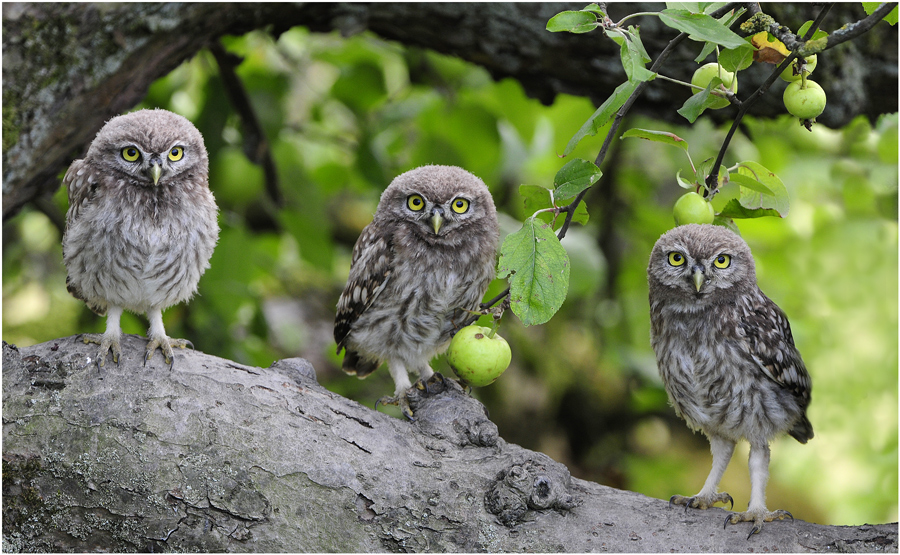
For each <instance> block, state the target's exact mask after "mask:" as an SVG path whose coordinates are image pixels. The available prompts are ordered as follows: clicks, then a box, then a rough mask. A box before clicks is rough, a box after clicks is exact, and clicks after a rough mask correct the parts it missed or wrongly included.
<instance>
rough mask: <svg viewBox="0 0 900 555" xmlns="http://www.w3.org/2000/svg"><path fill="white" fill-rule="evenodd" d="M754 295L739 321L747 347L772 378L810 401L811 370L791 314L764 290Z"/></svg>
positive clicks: (741, 333)
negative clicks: (796, 341)
mask: <svg viewBox="0 0 900 555" xmlns="http://www.w3.org/2000/svg"><path fill="white" fill-rule="evenodd" d="M753 297H754V299H753V301H752V302H751V303H749V304H750V306H749V307H744V311H743V318H742V319H741V322H740V324H739V331H738V334H739V335H741V336H743V340H744V346H745V349H746V350H747V352H748V353H749V355H750V356H751V357H752V358H753V360H754V362H756V364H757V365H758V366H759V368H760V370H762V371H763V373H764V374H765V375H766V376H767V377H768V378H769V379H771V380H772V381H774V382H775V383H777V384H779V385H781V386H782V387H784V388H786V389H788V390H790V391H791V392H792V393H793V394H794V395H795V396H797V397H799V398H801V399H805V400H807V401H808V399H809V394H810V389H811V382H810V379H809V373H808V372H807V371H806V365H804V364H803V359H802V358H801V357H800V352H799V351H797V348H796V347H795V346H794V337H793V335H792V334H791V325H790V324H789V323H788V319H787V316H786V315H785V313H784V311H782V310H781V309H780V308H779V307H778V305H776V304H775V303H774V302H772V300H771V299H769V298H768V297H766V296H765V295H764V294H763V293H762V292H761V291H760V292H759V294H758V296H755V295H754V296H753Z"/></svg>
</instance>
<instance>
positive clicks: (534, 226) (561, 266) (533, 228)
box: [497, 218, 569, 326]
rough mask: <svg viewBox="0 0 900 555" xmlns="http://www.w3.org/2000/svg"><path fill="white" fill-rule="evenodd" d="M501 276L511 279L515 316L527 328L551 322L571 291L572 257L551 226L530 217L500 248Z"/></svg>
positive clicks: (499, 270) (499, 274) (512, 305)
mask: <svg viewBox="0 0 900 555" xmlns="http://www.w3.org/2000/svg"><path fill="white" fill-rule="evenodd" d="M497 277H498V278H500V279H503V278H509V290H510V291H509V292H510V300H511V305H510V306H511V308H512V311H513V313H514V314H515V315H516V316H518V317H519V319H520V320H522V323H523V324H525V325H526V326H532V325H536V324H543V323H544V322H547V321H548V320H550V318H552V317H553V315H554V314H556V311H558V310H559V307H560V306H562V303H563V301H565V300H566V293H567V292H568V289H569V255H568V254H567V253H566V249H564V248H563V246H562V245H561V244H560V242H559V239H557V238H556V234H555V233H553V230H551V229H550V225H549V224H544V223H542V222H539V221H536V220H535V219H534V218H528V219H527V220H525V222H524V223H523V225H522V229H520V230H519V231H517V232H515V233H511V234H510V235H507V236H506V238H505V239H504V240H503V245H502V246H501V247H500V262H499V263H498V267H497Z"/></svg>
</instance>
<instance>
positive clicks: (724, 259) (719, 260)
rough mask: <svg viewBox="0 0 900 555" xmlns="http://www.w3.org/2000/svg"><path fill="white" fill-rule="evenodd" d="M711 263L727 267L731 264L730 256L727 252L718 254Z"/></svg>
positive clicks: (719, 266)
mask: <svg viewBox="0 0 900 555" xmlns="http://www.w3.org/2000/svg"><path fill="white" fill-rule="evenodd" d="M713 264H714V265H715V266H716V268H727V267H729V266H731V257H730V256H728V255H727V254H720V255H719V256H717V257H716V259H715V260H713Z"/></svg>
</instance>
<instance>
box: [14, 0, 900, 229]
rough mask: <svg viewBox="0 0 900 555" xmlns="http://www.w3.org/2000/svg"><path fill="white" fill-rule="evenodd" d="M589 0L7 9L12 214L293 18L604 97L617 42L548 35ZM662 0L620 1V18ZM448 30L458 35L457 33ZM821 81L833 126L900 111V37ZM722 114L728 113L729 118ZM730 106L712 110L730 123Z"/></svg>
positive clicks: (662, 91)
mask: <svg viewBox="0 0 900 555" xmlns="http://www.w3.org/2000/svg"><path fill="white" fill-rule="evenodd" d="M584 5H585V4H584V3H569V4H545V3H523V4H510V3H501V4H492V3H477V4H456V3H454V4H440V3H426V4H409V3H374V4H356V3H347V4H324V3H297V4H293V3H290V4H289V3H278V4H257V3H235V4H213V3H193V4H191V3H188V4H181V3H160V4H134V3H122V4H80V3H73V4H57V3H18V4H16V3H4V4H3V218H4V220H6V219H7V218H9V217H10V216H12V215H14V214H15V213H17V212H18V210H19V209H20V208H21V207H22V206H23V205H24V204H25V203H27V202H29V201H31V200H33V199H35V198H36V197H38V196H41V195H44V194H52V193H53V192H54V191H56V189H57V188H58V187H59V183H60V181H59V179H58V174H59V173H60V172H61V171H62V170H64V169H65V168H66V167H67V166H68V164H69V163H71V161H72V160H73V159H74V158H76V157H79V156H80V155H82V154H83V153H84V149H85V147H86V145H87V144H88V143H89V142H90V140H91V139H92V138H93V137H94V135H95V134H96V132H97V131H98V130H99V129H100V127H102V125H103V123H104V122H105V121H107V120H108V119H110V118H111V117H113V116H115V115H117V114H119V113H121V112H123V111H126V110H128V109H130V108H132V107H133V106H134V105H135V104H137V103H138V102H139V101H140V100H141V99H142V98H143V97H144V95H145V94H146V92H147V89H148V87H149V86H150V84H151V83H152V82H153V81H154V80H155V79H157V78H159V77H162V76H164V75H166V74H167V73H169V72H170V71H171V70H173V69H174V68H175V67H177V66H178V65H179V64H180V63H182V62H183V61H184V60H187V59H189V58H191V57H192V56H194V55H195V54H196V53H197V52H198V51H199V50H200V49H201V48H204V47H205V46H206V45H208V44H210V43H211V42H212V41H214V40H216V39H217V38H218V37H220V36H222V35H224V34H243V33H246V32H248V31H250V30H252V29H258V28H263V27H269V28H271V29H272V32H273V33H274V34H275V35H278V34H280V33H281V32H283V31H285V30H287V29H289V28H290V27H293V26H296V25H305V26H307V27H309V28H310V29H312V30H313V31H317V32H329V31H333V30H339V31H340V32H341V33H343V34H344V35H350V34H354V33H358V32H361V31H364V30H370V31H373V32H374V33H376V34H378V35H380V36H382V37H384V38H386V39H389V40H395V41H399V42H401V43H403V44H406V45H410V46H418V47H423V48H429V49H433V50H436V51H439V52H443V53H446V54H451V55H454V56H458V57H460V58H463V59H465V60H468V61H471V62H473V63H476V64H480V65H482V66H484V67H485V68H487V69H488V71H490V73H491V75H492V76H493V77H494V78H495V79H502V78H505V77H512V78H514V79H516V80H518V81H519V82H521V83H522V86H523V87H524V89H525V91H526V92H527V93H528V94H529V95H531V96H532V97H535V98H538V99H540V100H541V101H542V102H544V103H550V102H552V101H553V98H554V97H555V96H556V95H557V94H558V93H561V92H562V93H568V94H573V95H580V96H588V97H590V98H591V99H592V100H593V101H594V102H596V103H598V104H599V103H600V102H602V101H603V100H605V99H606V98H607V97H608V96H609V94H610V93H611V92H612V91H613V89H615V87H616V86H618V85H619V84H621V83H622V82H623V81H624V80H625V75H624V72H623V70H622V66H621V62H620V59H619V50H618V46H616V45H615V43H613V42H612V41H611V40H608V39H606V38H605V37H604V36H602V34H601V33H600V32H595V33H592V34H588V35H573V34H570V33H550V32H548V31H546V24H547V20H548V19H549V18H550V17H552V16H553V15H554V14H556V13H558V12H560V11H562V10H565V9H574V10H578V9H581V8H583V7H584ZM663 7H664V6H663V5H662V4H649V5H643V4H634V3H628V4H611V5H610V7H609V11H610V12H611V15H612V17H613V18H614V19H620V18H622V17H623V16H624V15H626V14H627V13H633V12H637V11H646V10H650V11H654V10H660V9H662V8H663ZM764 8H765V9H767V10H768V11H770V13H772V15H774V16H775V17H776V19H778V20H780V21H781V22H782V23H784V24H788V25H791V26H793V27H797V26H799V24H801V23H802V22H803V21H806V20H807V19H812V18H813V17H814V15H815V13H817V11H818V9H819V8H818V7H816V6H815V5H810V4H804V5H799V6H797V5H787V6H782V5H779V4H771V5H766V6H764ZM864 15H865V14H864V13H862V10H861V8H860V7H859V5H858V4H849V3H847V4H837V6H836V7H835V8H834V9H833V10H832V13H831V14H830V15H829V17H828V19H826V28H827V29H831V30H834V29H836V28H838V27H840V26H841V25H842V24H844V23H852V22H854V21H856V20H858V19H859V18H861V17H862V16H864ZM640 26H641V38H642V41H643V43H644V45H645V46H646V48H647V50H648V52H649V53H650V55H651V56H656V55H657V54H658V53H659V52H660V51H661V50H662V48H663V47H664V46H665V44H666V43H667V42H668V41H669V40H670V39H671V38H672V37H674V36H675V34H676V33H675V32H674V31H673V30H672V29H669V28H667V27H664V26H662V24H661V23H660V22H659V20H658V19H657V18H654V17H645V18H641V20H640ZM448 30H449V31H448ZM695 46H696V47H695V48H691V47H687V48H681V49H679V52H677V53H676V54H675V55H674V56H672V57H671V58H670V60H669V62H668V63H667V64H666V66H667V67H666V71H667V73H670V74H672V75H674V76H681V77H685V76H690V75H691V73H692V72H693V71H694V69H696V67H697V65H696V63H695V62H694V61H693V58H694V57H695V56H696V55H697V54H698V53H699V49H700V46H699V44H697V45H695ZM770 71H771V66H765V67H763V66H762V65H760V64H756V67H753V68H750V69H749V70H747V71H745V72H742V73H741V91H742V92H743V91H751V90H754V89H755V88H756V87H757V86H758V85H759V84H760V83H761V82H762V81H763V80H764V78H765V77H766V75H767V74H768V73H769V72H770ZM816 79H817V81H819V82H820V83H822V84H824V85H825V89H826V90H827V91H828V109H827V110H826V111H825V113H824V114H823V115H822V116H821V117H820V118H819V120H820V122H821V123H823V124H825V125H828V126H832V127H836V126H841V125H843V124H845V123H846V122H847V121H849V120H850V119H851V118H852V117H853V116H855V115H858V114H866V115H867V116H869V117H870V118H874V117H876V116H877V115H878V114H881V113H887V112H896V111H897V31H896V28H893V27H890V26H888V25H887V24H879V25H878V26H876V27H875V29H873V30H872V31H870V32H869V33H868V34H866V35H864V36H863V37H862V38H861V39H858V40H857V41H854V42H852V43H846V44H845V45H841V46H840V47H838V48H836V49H835V50H832V51H829V52H828V54H827V55H823V56H820V59H819V66H818V67H817V68H816ZM687 97H688V95H687V94H686V93H685V92H684V90H683V87H680V86H678V85H674V84H671V83H667V82H664V81H662V80H657V81H656V82H654V83H653V85H652V86H651V87H649V88H648V90H647V93H646V94H645V95H644V98H642V99H641V100H640V102H638V103H637V104H636V105H635V107H634V110H635V111H636V112H637V113H642V114H645V115H649V116H652V117H655V118H660V119H664V120H668V121H675V122H677V123H685V122H684V120H682V119H681V118H680V116H678V115H677V114H676V113H675V108H676V107H677V106H678V105H680V104H681V102H682V101H683V100H686V99H687ZM723 112H728V113H727V114H726V113H723ZM731 112H732V110H722V111H719V112H710V113H709V115H710V116H711V117H713V118H717V119H718V121H724V120H725V119H726V118H728V117H730V116H732V115H733V114H732V113H731ZM783 113H785V111H784V107H783V106H782V104H781V98H780V95H779V94H777V93H773V94H769V95H766V96H765V97H763V100H762V101H761V102H760V103H759V104H758V105H757V106H756V107H755V108H754V112H753V115H757V116H762V117H772V116H776V115H780V114H783Z"/></svg>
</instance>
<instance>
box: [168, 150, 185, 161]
mask: <svg viewBox="0 0 900 555" xmlns="http://www.w3.org/2000/svg"><path fill="white" fill-rule="evenodd" d="M183 157H184V148H182V147H180V146H175V147H172V150H170V151H169V160H171V161H173V162H177V161H179V160H181V159H182V158H183Z"/></svg>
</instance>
